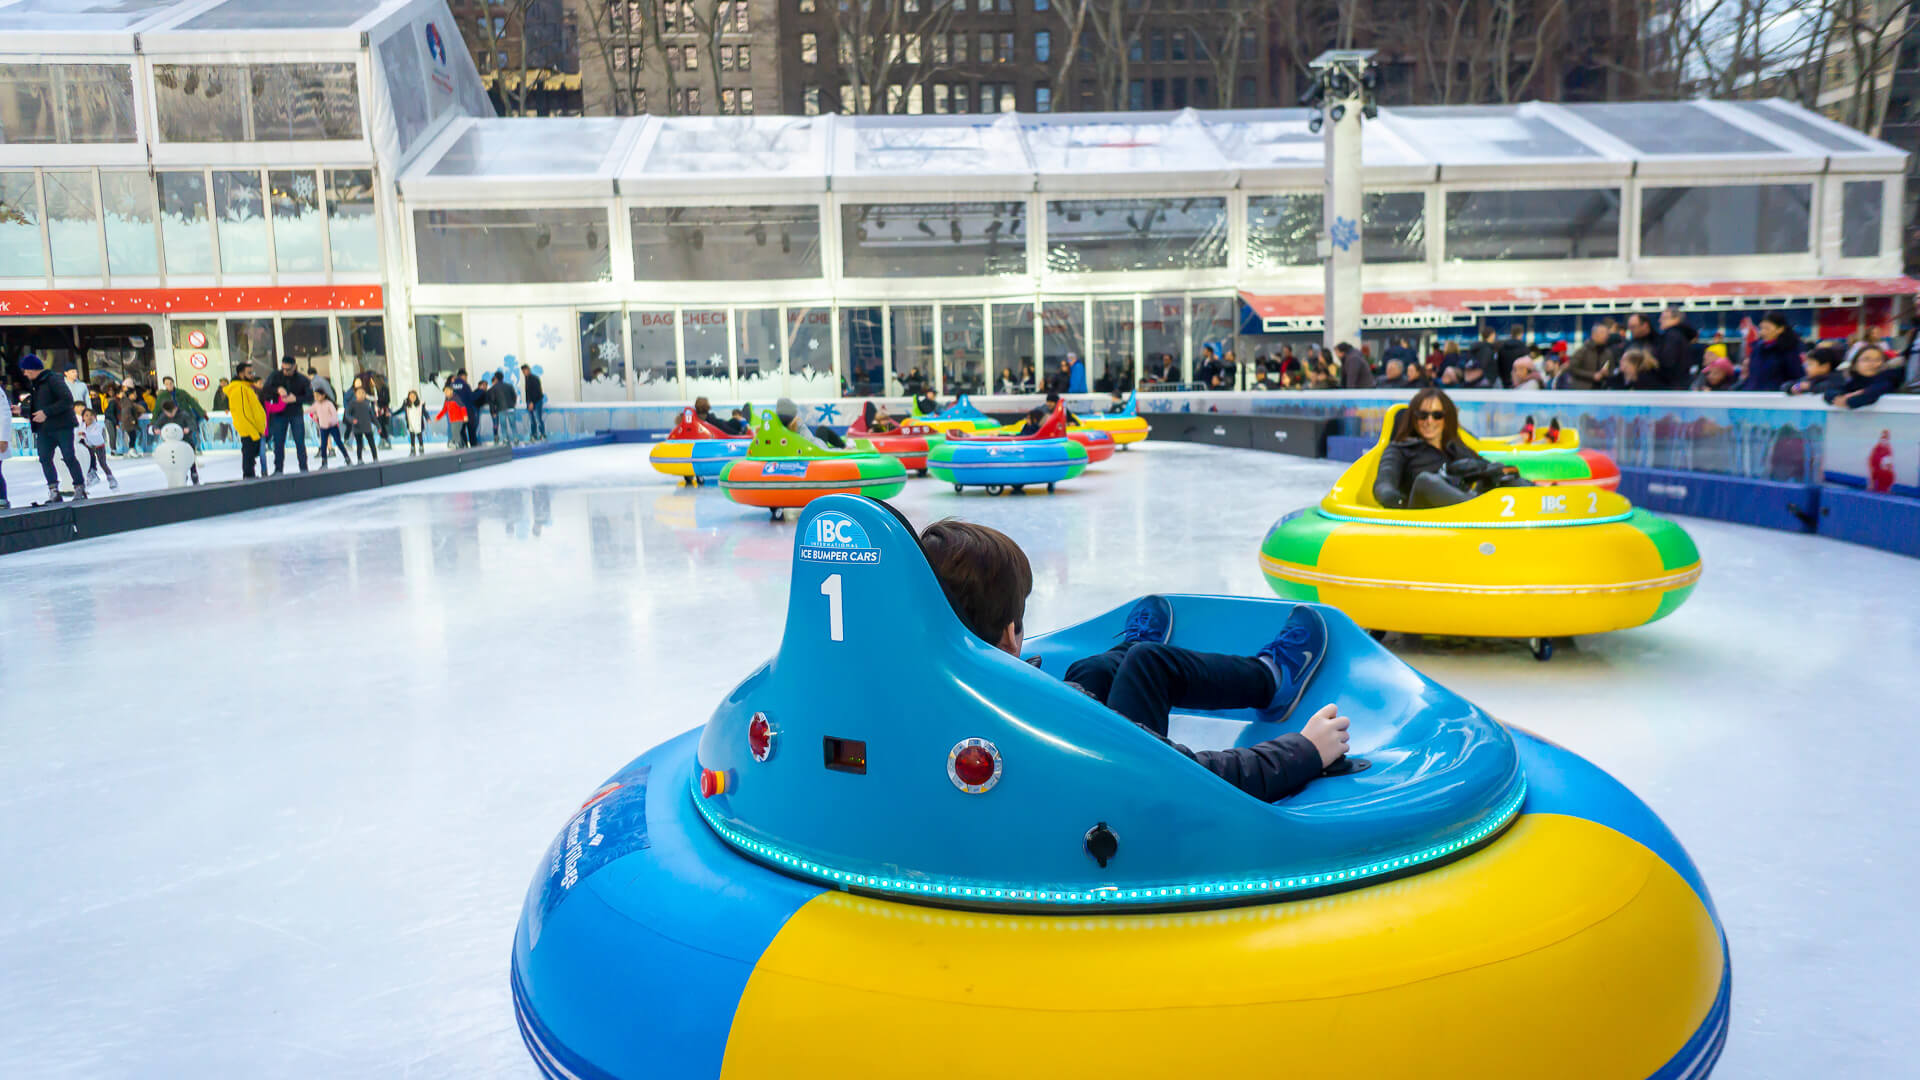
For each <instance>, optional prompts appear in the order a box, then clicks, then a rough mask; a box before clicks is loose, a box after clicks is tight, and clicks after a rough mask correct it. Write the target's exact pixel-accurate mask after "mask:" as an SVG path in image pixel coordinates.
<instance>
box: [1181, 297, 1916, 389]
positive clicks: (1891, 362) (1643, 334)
mask: <svg viewBox="0 0 1920 1080" xmlns="http://www.w3.org/2000/svg"><path fill="white" fill-rule="evenodd" d="M1239 366H1240V362H1239V360H1238V359H1237V358H1236V357H1235V355H1234V353H1233V351H1232V350H1225V351H1224V352H1223V351H1222V349H1221V347H1220V346H1217V345H1209V346H1207V347H1206V348H1205V349H1204V350H1203V354H1202V358H1201V359H1200V361H1199V362H1197V363H1196V365H1195V368H1194V380H1195V382H1197V383H1199V384H1200V385H1201V387H1203V388H1206V389H1234V388H1235V387H1236V385H1237V384H1238V382H1239V373H1238V368H1239ZM1178 379H1179V364H1178V363H1177V362H1176V361H1175V360H1174V358H1173V357H1171V356H1162V357H1160V358H1159V361H1158V363H1157V364H1149V365H1148V368H1147V379H1146V381H1148V382H1164V383H1177V382H1178ZM1246 382H1247V388H1248V389H1253V390H1334V389H1374V388H1412V389H1420V388H1424V387H1429V386H1434V387H1445V388H1452V389H1467V390H1480V389H1485V390H1495V389H1504V390H1514V391H1522V392H1525V391H1533V390H1697V391H1701V392H1708V393H1712V392H1723V391H1746V392H1759V393H1787V394H1795V395H1812V396H1816V397H1819V398H1821V399H1823V400H1825V401H1826V402H1828V403H1829V404H1832V405H1834V406H1836V407H1841V408H1851V409H1857V408H1861V407H1863V406H1866V405H1871V404H1873V403H1874V402H1875V401H1877V400H1879V399H1880V397H1881V396H1882V395H1885V394H1889V393H1903V392H1904V393H1916V392H1920V322H1913V321H1910V322H1909V325H1908V327H1907V333H1906V336H1905V338H1904V339H1903V340H1901V341H1900V342H1898V343H1897V344H1896V343H1893V342H1888V341H1882V340H1878V339H1875V338H1874V337H1873V336H1872V335H1871V333H1870V332H1869V331H1867V330H1865V329H1862V330H1860V331H1859V332H1858V333H1856V334H1854V335H1853V336H1852V337H1851V338H1849V339H1847V340H1845V341H1820V342H1812V343H1809V342H1807V341H1806V340H1804V339H1802V338H1801V337H1800V335H1799V334H1798V333H1797V332H1796V331H1795V330H1794V328H1793V325H1792V323H1791V321H1790V320H1789V319H1788V317H1787V316H1786V315H1785V314H1782V313H1779V312H1770V313H1768V314H1767V315H1765V316H1763V317H1762V318H1761V319H1760V320H1759V321H1758V322H1757V323H1755V322H1751V321H1748V322H1745V323H1744V324H1743V325H1742V327H1741V333H1740V334H1739V336H1738V339H1737V340H1729V339H1728V337H1727V335H1726V334H1725V333H1724V332H1716V333H1714V334H1712V335H1711V336H1706V335H1702V334H1701V333H1700V332H1699V331H1698V330H1697V329H1695V328H1694V327H1693V325H1692V324H1691V323H1689V322H1688V321H1687V318H1686V315H1685V313H1684V312H1683V311H1681V309H1679V308H1677V307H1672V308H1668V309H1666V310H1665V311H1662V312H1659V313H1657V314H1651V313H1643V312H1634V313H1632V314H1630V315H1628V316H1627V317H1626V319H1625V320H1624V321H1621V320H1618V319H1612V318H1607V319H1602V320H1600V321H1598V322H1596V323H1595V324H1594V325H1593V327H1592V328H1591V330H1590V332H1589V334H1588V337H1587V338H1586V340H1584V341H1582V342H1580V343H1579V344H1578V345H1573V346H1570V345H1569V343H1567V342H1566V341H1554V342H1552V343H1551V344H1541V343H1537V342H1529V341H1528V340H1527V334H1526V329H1525V327H1523V326H1521V325H1519V324H1515V325H1513V326H1511V327H1509V328H1508V330H1507V334H1506V336H1504V337H1502V336H1500V335H1499V334H1498V332H1497V331H1496V330H1495V328H1494V327H1492V326H1487V325H1483V326H1481V327H1480V329H1479V335H1478V337H1477V339H1476V340H1472V341H1468V342H1465V343H1462V342H1459V341H1447V342H1444V343H1436V344H1435V345H1434V346H1433V348H1432V349H1430V350H1429V351H1428V352H1427V353H1426V355H1424V356H1422V355H1420V354H1419V353H1418V352H1416V351H1415V349H1414V348H1413V346H1412V345H1411V343H1410V342H1409V340H1408V339H1407V338H1404V337H1401V338H1396V339H1394V340H1393V341H1392V342H1391V343H1390V344H1388V345H1387V346H1386V347H1385V348H1384V349H1382V350H1381V353H1380V355H1379V356H1378V357H1376V356H1375V355H1374V353H1373V349H1372V347H1371V346H1370V345H1366V344H1363V345H1361V346H1358V347H1356V346H1353V345H1351V344H1348V343H1345V342H1343V343H1341V344H1339V345H1337V346H1335V347H1334V349H1333V350H1332V351H1331V352H1328V351H1326V350H1323V349H1322V348H1321V347H1320V346H1318V345H1310V346H1307V347H1305V348H1304V349H1301V350H1299V351H1296V350H1295V348H1294V347H1293V346H1292V345H1282V346H1280V348H1279V349H1278V350H1277V351H1274V352H1271V353H1269V352H1268V351H1267V350H1266V349H1265V348H1261V349H1259V350H1258V351H1256V352H1255V353H1254V356H1253V359H1252V361H1251V366H1250V367H1249V368H1248V370H1247V373H1246Z"/></svg>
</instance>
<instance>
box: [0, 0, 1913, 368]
mask: <svg viewBox="0 0 1920 1080" xmlns="http://www.w3.org/2000/svg"><path fill="white" fill-rule="evenodd" d="M243 74H244V76H245V77H244V78H242V77H241V76H242V75H243ZM210 83H211V84H213V89H211V90H210V88H209V87H210ZM215 91H223V92H215ZM149 156H150V157H151V162H152V166H151V170H150V171H151V174H152V175H151V177H150V184H146V185H145V186H143V182H142V181H140V180H139V179H138V178H137V174H138V173H139V172H141V171H142V170H146V169H147V162H148V159H149ZM1904 168H1905V156H1904V155H1903V154H1902V153H1901V152H1900V151H1898V150H1897V149H1895V148H1893V147H1891V146H1889V145H1887V144H1885V143H1882V142H1879V141H1877V140H1874V139H1871V138H1868V137H1866V136H1863V135H1861V134H1859V133H1857V132H1854V131H1851V130H1849V129H1846V128H1844V127H1841V126H1839V125H1836V124H1833V123H1831V122H1829V121H1827V120H1825V119H1824V118H1822V117H1820V116H1818V115H1816V114H1813V113H1810V112H1807V111H1805V110H1802V109H1800V108H1797V107H1795V106H1793V105H1790V104H1787V103H1785V102H1779V101H1759V102H1708V101H1692V102H1660V103H1632V104H1587V105H1551V104H1540V103H1534V104H1525V105H1517V106H1471V107H1445V108H1440V107H1422V108H1398V109H1396V108H1385V109H1382V110H1381V112H1380V115H1379V117H1378V118H1377V119H1376V120H1372V121H1369V122H1368V124H1367V128H1366V134H1365V165H1364V183H1365V185H1366V196H1365V214H1364V218H1363V222H1362V230H1361V232H1362V242H1363V247H1364V251H1365V257H1366V269H1365V283H1366V288H1367V295H1366V303H1365V305H1364V308H1365V319H1364V325H1365V326H1366V327H1368V328H1369V329H1372V330H1384V329H1390V328H1414V329H1428V330H1433V329H1444V328H1450V327H1451V328H1460V327H1466V326H1470V325H1471V324H1473V323H1475V322H1477V321H1479V320H1482V319H1484V318H1488V317H1496V316H1497V317H1498V318H1500V319H1501V321H1502V322H1503V323H1504V322H1506V321H1509V320H1510V319H1521V320H1528V321H1530V323H1531V325H1532V326H1533V327H1534V329H1535V330H1536V331H1537V332H1539V333H1543V334H1559V333H1567V332H1577V328H1578V325H1579V320H1580V319H1581V318H1582V317H1584V316H1586V315H1588V314H1591V313H1599V312H1609V313H1611V312H1618V311H1621V310H1625V309H1628V308H1636V309H1647V308H1651V307H1657V306H1660V305H1661V304H1663V303H1667V302H1678V303H1682V304H1685V305H1687V306H1688V307H1689V308H1691V309H1704V310H1721V311H1729V312H1731V311H1757V310H1761V309H1765V308H1770V307H1785V308H1789V309H1792V310H1794V311H1795V312H1798V313H1799V314H1800V316H1801V317H1803V318H1804V319H1806V320H1809V321H1810V320H1814V319H1816V318H1818V317H1819V313H1820V312H1821V311H1823V310H1827V309H1833V308H1853V309H1859V308H1861V306H1862V304H1863V302H1868V301H1873V300H1874V299H1875V298H1886V297H1893V296H1899V295H1904V294H1907V293H1910V292H1911V291H1912V283H1911V282H1910V281H1909V280H1907V279H1905V278H1903V277H1901V276H1900V262H1901V259H1900V234H1899V212H1898V211H1899V208H1900V207H1901V206H1902V205H1903V192H1902V190H1901V188H1902V183H1903V171H1904ZM249 177H251V179H250V180H249V179H248V178H249ZM196 178H197V179H196ZM361 181H364V183H361ZM1321 185H1322V176H1321V139H1320V137H1319V136H1318V135H1315V134H1313V133H1311V132H1309V131H1308V129H1307V116H1306V114H1305V112H1304V111H1303V110H1286V109H1281V110H1221V111H1206V112H1196V111H1193V110H1185V111H1181V112H1177V113H1164V112H1162V113H1152V112H1145V113H1125V114H1044V115H1028V114H1000V115H992V116H983V115H968V116H946V115H943V116H863V117H834V116H814V117H774V116H751V117H684V118H671V119H668V118H658V117H640V118H632V119H539V120H524V119H499V118H495V117H493V116H492V115H491V110H490V109H489V108H488V107H487V104H486V101H485V98H484V95H483V94H482V92H481V89H480V84H479V80H478V77H477V75H476V74H475V73H474V71H473V69H472V67H471V64H470V62H469V61H468V59H467V57H466V55H465V52H464V50H462V49H461V48H460V47H459V43H458V40H457V34H456V33H455V32H454V29H453V25H452V20H451V18H450V16H449V15H448V13H447V9H446V8H445V6H444V5H443V4H442V3H440V2H439V0H389V2H385V3H382V2H380V0H346V2H344V3H339V4H331V5H316V4H312V3H305V4H296V3H293V2H292V0H0V202H4V203H6V205H7V206H9V207H10V208H15V209H17V210H19V211H20V212H19V213H18V214H17V215H16V216H15V217H13V218H9V217H7V216H6V215H0V305H4V306H0V342H4V340H5V337H4V335H5V332H6V330H7V326H8V324H9V323H22V322H25V321H32V320H39V321H41V322H45V321H47V320H48V319H69V318H80V319H84V318H121V317H125V316H127V315H129V314H137V315H138V316H139V317H141V318H143V319H147V320H150V321H151V324H152V325H153V329H154V334H155V336H156V337H157V338H158V339H160V340H161V341H162V342H163V343H164V344H170V345H172V346H173V348H172V349H165V348H163V349H162V350H160V352H159V353H158V354H157V355H156V358H155V363H156V365H157V366H158V367H159V368H161V369H163V371H165V370H171V371H180V372H183V373H184V372H187V371H189V370H192V371H195V372H199V371H217V372H221V373H224V371H225V370H226V368H227V366H229V365H230V363H231V361H232V359H233V358H237V357H239V356H244V355H256V354H258V353H259V351H260V350H261V349H262V348H266V347H269V344H270V348H271V349H272V350H273V351H276V352H284V351H296V352H298V351H301V350H305V353H306V355H313V356H317V355H319V353H320V352H321V351H325V352H327V353H329V354H330V355H331V356H332V357H333V358H335V362H337V363H339V364H341V365H342V366H346V365H349V364H358V365H362V366H381V367H384V368H386V369H387V370H388V371H389V373H390V377H391V378H392V379H393V381H394V382H395V383H396V384H397V385H399V386H403V387H404V386H410V385H413V383H414V381H415V380H416V379H419V378H421V377H425V376H428V375H430V374H432V373H435V372H443V371H447V370H451V369H452V368H453V367H456V366H463V365H464V366H468V367H471V368H474V369H476V370H492V369H494V368H496V367H502V366H507V365H508V362H509V358H512V362H513V363H514V364H516V365H517V364H518V363H522V362H524V363H530V364H532V365H534V366H536V367H537V368H539V369H540V370H541V371H542V372H543V373H544V375H545V382H546V386H547V388H548V391H549V393H550V394H552V395H553V396H554V397H555V398H557V399H559V400H562V401H564V400H599V401H624V400H678V399H681V398H684V397H690V396H693V395H696V394H707V395H709V396H713V397H717V398H731V399H737V398H740V397H754V396H756V395H757V396H760V397H765V396H768V395H769V394H771V393H776V392H786V393H791V394H795V395H799V396H823V395H831V394H834V393H838V392H841V391H842V390H843V389H844V390H846V391H848V392H872V391H877V390H882V389H884V390H886V391H889V392H897V391H898V390H900V389H901V388H902V387H903V386H904V385H906V384H908V383H912V382H924V383H926V384H927V385H930V386H934V387H936V388H939V389H941V390H944V391H946V392H953V391H957V390H977V389H984V388H988V387H992V386H996V385H997V384H998V383H999V382H1000V381H1001V379H1002V376H1003V373H1010V374H1011V375H1012V377H1013V379H1014V381H1016V382H1018V381H1020V378H1021V371H1022V369H1023V368H1024V366H1025V365H1027V364H1034V365H1045V364H1057V362H1058V361H1059V360H1060V359H1061V358H1062V357H1064V355H1065V354H1066V353H1068V352H1076V353H1079V354H1080V355H1081V356H1083V357H1085V358H1087V359H1088V360H1089V362H1090V367H1091V370H1093V371H1094V372H1095V374H1096V376H1097V377H1100V376H1106V375H1108V374H1111V375H1112V376H1113V377H1116V378H1133V379H1138V378H1141V377H1142V376H1145V375H1147V374H1148V373H1149V369H1150V370H1151V373H1152V374H1153V375H1155V376H1156V377H1157V376H1158V374H1159V372H1160V368H1161V364H1160V363H1159V362H1158V361H1159V358H1162V357H1171V358H1172V361H1173V366H1174V367H1176V368H1177V369H1178V370H1179V371H1180V373H1181V377H1182V378H1185V377H1186V375H1187V374H1188V373H1190V372H1191V370H1192V368H1193V365H1194V362H1195V357H1196V355H1197V354H1198V351H1199V349H1200V346H1201V345H1202V343H1205V342H1214V341H1222V340H1228V341H1230V340H1231V339H1232V338H1234V336H1235V335H1236V334H1237V333H1243V332H1251V333H1259V332H1265V333H1284V332H1292V331H1309V330H1312V329H1314V328H1316V327H1317V326H1318V325H1319V315H1320V290H1321V271H1320V255H1319V248H1320V244H1321V243H1322V233H1323V228H1322V224H1321V220H1320V217H1321V215H1320V201H1321ZM310 189H311V190H310ZM143 200H144V201H143ZM156 208H157V209H156ZM7 222H11V223H10V224H9V223H7ZM356 229H358V230H359V231H356ZM141 236H145V237H146V239H145V241H144V244H145V247H144V248H140V249H139V250H135V249H136V247H137V246H138V244H139V243H140V237H141ZM83 249H90V250H91V251H92V252H93V258H91V259H88V258H85V257H82V255H83V254H84V251H83ZM314 290H320V292H315V291H314ZM328 290H330V291H328ZM29 298H32V299H29ZM9 300H12V303H10V304H9ZM142 304H145V305H148V306H147V307H145V308H142V307H140V306H139V305H142ZM62 305H72V306H71V307H68V308H65V309H63V308H62ZM1869 306H1870V307H1871V306H1872V305H1871V304H1869ZM1881 306H1884V304H1882V305H1881ZM1875 310H1878V309H1877V308H1876V309H1875ZM370 318H378V319H381V320H383V325H382V326H381V327H380V333H379V334H378V335H374V334H373V333H372V332H371V330H370V324H369V323H368V322H367V321H366V320H368V319H370ZM316 319H317V320H318V324H316V323H315V320H316ZM354 320H358V321H354ZM316 325H320V326H322V327H323V329H321V330H319V331H318V332H317V333H316V331H315V326H316ZM195 335H197V337H196V336H195ZM189 339H191V340H201V341H204V342H205V344H204V345H201V346H193V345H191V343H190V340H189ZM376 340H377V341H378V349H379V354H378V355H375V354H374V349H373V342H375V341H376ZM182 350H190V351H188V352H187V353H186V359H182V357H181V356H180V355H176V354H179V353H180V352H181V351H182ZM196 355H198V356H199V357H200V359H199V360H198V361H192V357H194V356H196ZM189 362H191V363H192V364H194V365H204V367H201V366H191V367H190V366H189ZM916 373H917V378H916Z"/></svg>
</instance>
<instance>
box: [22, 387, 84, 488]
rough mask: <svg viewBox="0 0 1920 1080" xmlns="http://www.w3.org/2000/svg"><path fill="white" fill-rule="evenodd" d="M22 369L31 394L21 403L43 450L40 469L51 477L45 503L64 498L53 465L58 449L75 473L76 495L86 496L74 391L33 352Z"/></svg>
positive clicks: (37, 442) (48, 481) (36, 442)
mask: <svg viewBox="0 0 1920 1080" xmlns="http://www.w3.org/2000/svg"><path fill="white" fill-rule="evenodd" d="M20 373H21V374H22V375H25V376H26V377H27V380H28V386H27V396H26V398H25V400H23V401H22V402H21V403H20V411H21V412H23V413H25V414H26V415H27V419H28V420H29V421H31V423H32V427H33V443H34V448H35V449H36V450H38V451H39V452H40V472H41V474H42V475H44V476H45V477H46V478H47V501H46V503H43V504H42V505H51V504H53V503H57V502H60V501H61V496H60V474H59V473H58V472H57V471H55V469H54V467H53V455H54V454H55V452H58V453H59V455H60V457H61V459H62V460H64V461H65V462H66V463H67V475H69V476H71V477H73V497H74V498H75V499H77V500H83V499H85V498H86V497H87V480H86V477H85V476H84V475H83V474H82V473H81V472H80V458H79V456H78V455H76V454H75V453H74V452H73V431H74V427H75V419H74V415H73V394H72V393H71V392H69V391H68V390H67V387H66V384H65V383H64V382H62V381H60V380H58V379H49V378H47V365H46V364H44V363H42V362H41V360H40V358H39V357H38V356H35V355H34V354H33V353H28V354H27V355H25V356H23V357H21V358H20ZM7 422H8V424H12V422H13V421H12V420H11V419H9V420H8V421H7Z"/></svg>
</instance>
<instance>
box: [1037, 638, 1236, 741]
mask: <svg viewBox="0 0 1920 1080" xmlns="http://www.w3.org/2000/svg"><path fill="white" fill-rule="evenodd" d="M1067 681H1068V682H1070V683H1076V684H1078V685H1079V686H1080V687H1081V688H1083V689H1085V690H1086V692H1087V693H1089V694H1092V695H1093V696H1094V699H1095V700H1097V701H1099V702H1100V703H1101V704H1103V705H1105V706H1106V707H1107V708H1109V709H1112V710H1113V711H1114V712H1117V713H1119V714H1120V715H1121V716H1124V717H1126V718H1127V719H1129V720H1131V721H1133V722H1134V723H1136V724H1139V725H1140V726H1141V727H1143V728H1146V729H1147V730H1148V731H1151V732H1153V733H1154V734H1155V735H1162V736H1164V735H1166V734H1167V714H1168V713H1169V712H1170V711H1172V710H1173V709H1175V708H1183V709H1252V708H1261V707H1264V706H1265V705H1267V704H1268V703H1269V702H1271V701H1272V700H1273V694H1274V685H1273V672H1272V671H1271V670H1270V669H1269V668H1268V667H1267V665H1265V664H1263V663H1261V662H1260V661H1259V660H1256V659H1254V658H1253V657H1251V656H1227V655H1225V654H1224V653H1204V652H1195V651H1193V650H1192V649H1182V648H1180V647H1178V646H1175V645H1159V644H1155V643H1153V642H1150V641H1139V642H1127V643H1124V644H1120V645H1115V646H1114V647H1113V648H1111V649H1108V650H1107V651H1106V652H1103V653H1101V654H1100V655H1098V656H1089V657H1086V658H1084V659H1081V660H1076V661H1074V662H1073V666H1072V667H1070V668H1068V669H1067Z"/></svg>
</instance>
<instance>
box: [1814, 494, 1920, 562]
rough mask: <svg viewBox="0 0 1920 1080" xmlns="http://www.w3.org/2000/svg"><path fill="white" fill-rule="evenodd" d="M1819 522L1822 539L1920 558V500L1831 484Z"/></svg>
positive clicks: (1822, 497)
mask: <svg viewBox="0 0 1920 1080" xmlns="http://www.w3.org/2000/svg"><path fill="white" fill-rule="evenodd" d="M1819 521H1820V535H1821V536H1825V537H1830V538H1832V539H1834V540H1845V541H1847V542H1848V543H1852V544H1864V545H1866V546H1867V547H1874V548H1879V549H1880V550H1882V551H1892V552H1897V553H1898V554H1901V555H1911V556H1914V557H1915V558H1920V500H1914V499H1908V498H1903V497H1901V496H1898V495H1881V494H1875V493H1873V492H1870V491H1856V490H1854V489H1852V488H1848V487H1837V486H1832V485H1829V486H1828V487H1826V488H1824V489H1822V491H1821V492H1820V515H1819Z"/></svg>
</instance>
